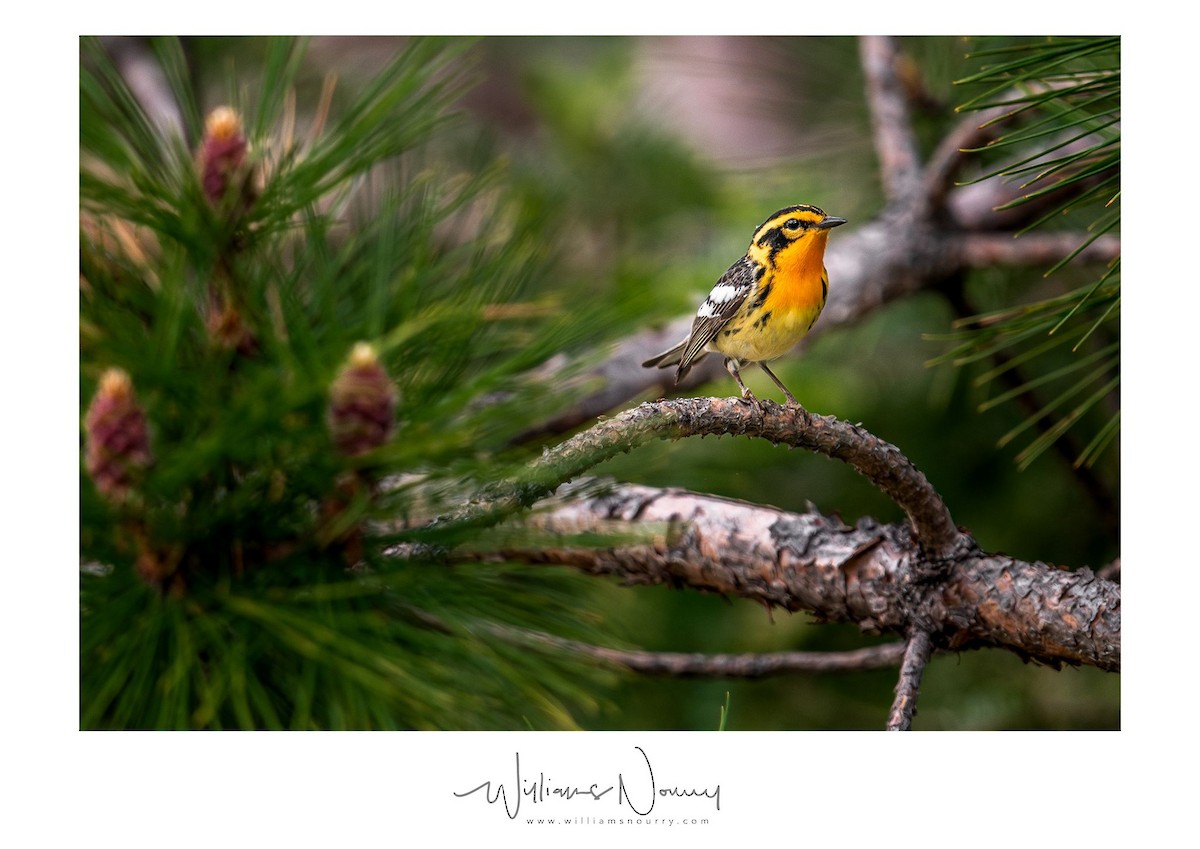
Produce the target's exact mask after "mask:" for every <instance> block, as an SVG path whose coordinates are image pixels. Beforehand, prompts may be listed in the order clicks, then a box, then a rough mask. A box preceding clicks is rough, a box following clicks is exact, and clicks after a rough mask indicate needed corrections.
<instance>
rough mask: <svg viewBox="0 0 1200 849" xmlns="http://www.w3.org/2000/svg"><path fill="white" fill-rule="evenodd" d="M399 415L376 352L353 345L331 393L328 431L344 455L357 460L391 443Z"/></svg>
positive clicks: (393, 389)
mask: <svg viewBox="0 0 1200 849" xmlns="http://www.w3.org/2000/svg"><path fill="white" fill-rule="evenodd" d="M395 416H396V390H395V387H393V386H392V382H391V380H390V379H389V378H388V375H387V372H386V371H384V369H383V366H381V365H380V364H379V358H378V357H377V356H376V355H375V349H374V348H372V347H371V346H370V345H368V344H367V343H365V342H359V343H358V344H357V345H355V346H354V350H353V352H352V353H351V354H350V360H349V362H348V363H347V364H346V366H345V368H343V369H342V371H341V373H340V374H339V375H338V376H337V379H336V380H334V382H333V386H332V388H331V389H330V393H329V416H328V422H329V431H330V433H331V434H333V443H334V445H336V446H337V449H338V450H339V451H341V452H342V453H343V454H346V455H347V456H350V457H357V456H358V455H360V454H365V453H366V452H368V451H371V450H372V449H375V448H378V447H379V446H381V445H383V444H384V443H386V442H387V441H388V438H389V437H390V436H391V433H392V425H393V423H394V420H395Z"/></svg>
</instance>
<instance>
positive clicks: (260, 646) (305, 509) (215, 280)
mask: <svg viewBox="0 0 1200 849" xmlns="http://www.w3.org/2000/svg"><path fill="white" fill-rule="evenodd" d="M154 50H155V53H156V56H157V58H158V61H159V62H160V64H161V66H162V68H163V70H164V73H165V76H166V78H167V80H168V81H169V83H170V87H171V90H172V94H173V96H174V98H175V101H176V103H177V104H178V106H179V116H180V119H181V122H182V126H181V127H174V126H172V125H171V123H170V122H165V123H164V122H163V121H162V120H161V119H160V118H159V117H158V116H151V115H148V114H147V113H146V111H145V110H144V109H143V108H142V105H141V104H140V103H139V101H138V99H137V98H136V97H135V96H134V94H133V93H132V92H131V90H130V89H129V87H128V86H127V85H126V83H125V81H124V80H123V79H122V76H121V74H120V73H118V71H117V70H116V68H115V67H114V64H113V62H112V60H111V58H110V57H109V55H108V54H107V52H106V48H105V46H104V44H103V43H101V42H99V41H96V40H84V41H83V42H82V43H81V73H80V96H81V102H80V117H81V122H80V123H81V132H80V148H81V154H80V160H81V171H80V198H81V209H80V220H81V225H80V372H81V385H80V392H81V398H80V400H81V408H84V409H90V410H91V412H90V414H89V416H88V417H86V423H85V427H84V428H83V432H82V433H81V448H83V449H85V450H84V451H83V452H82V453H83V454H85V455H86V456H87V457H88V462H87V463H86V464H83V467H82V468H81V549H82V550H81V562H82V564H83V568H82V569H81V575H80V581H81V587H80V604H81V607H80V610H81V613H80V618H81V623H80V625H81V628H80V630H81V638H80V691H81V695H80V725H81V727H84V728H178V729H187V728H214V729H216V728H244V729H252V728H288V729H310V728H311V729H317V728H414V729H436V728H511V727H525V726H530V727H535V728H562V727H572V726H573V725H574V719H573V716H574V715H576V712H577V711H579V710H581V709H586V708H588V707H590V706H591V704H592V702H593V697H592V696H591V690H592V688H593V685H594V684H595V680H596V679H595V677H594V674H589V675H581V669H580V668H579V667H578V666H571V665H569V664H568V663H566V662H565V661H559V660H556V659H554V658H553V657H550V656H547V655H545V654H544V653H533V652H531V651H530V650H529V649H527V648H524V649H523V648H521V647H520V646H519V645H517V644H515V643H514V644H509V643H506V642H504V641H501V640H498V639H497V637H496V630H495V627H494V626H495V625H496V624H500V625H507V626H512V627H516V628H531V627H532V628H537V629H539V630H547V629H554V628H557V629H558V630H559V632H560V633H564V634H574V635H576V636H586V635H587V633H588V628H589V622H588V616H587V614H586V613H581V611H580V610H579V605H578V592H579V590H578V582H576V581H572V580H571V579H570V578H569V577H568V576H556V575H547V574H545V573H544V570H543V571H539V572H537V573H536V576H534V575H533V574H531V573H530V572H529V571H527V570H523V569H522V568H519V567H515V566H510V565H503V564H498V565H484V566H471V567H469V568H467V567H459V568H451V567H448V566H446V565H445V564H441V563H434V562H422V561H419V560H400V559H397V558H394V557H389V556H388V555H387V554H386V553H385V551H384V548H385V546H384V543H383V542H382V540H384V539H386V540H387V542H388V543H395V542H396V541H398V540H400V541H402V540H403V539H404V537H405V531H404V527H405V522H406V520H408V519H412V520H413V521H414V522H416V521H417V520H420V519H427V518H429V517H430V516H432V515H436V514H437V512H438V511H439V510H440V509H443V508H444V504H443V503H441V501H440V500H439V497H438V496H437V495H436V493H438V492H445V493H449V494H451V495H453V496H454V497H462V495H463V493H464V491H467V492H469V491H470V489H471V487H472V486H473V485H472V484H471V483H470V481H472V480H485V479H486V478H487V477H488V474H489V473H488V470H489V469H494V468H495V464H494V463H492V462H491V460H493V459H494V458H495V457H496V456H498V454H499V453H500V452H502V451H503V450H504V446H505V444H506V440H507V439H508V438H510V437H511V436H512V435H513V434H514V433H516V432H518V431H519V429H520V427H521V424H522V419H521V417H518V416H515V415H513V411H514V410H517V409H525V410H528V409H534V408H536V407H537V405H538V404H543V403H545V400H546V396H547V395H548V393H549V391H550V390H549V389H548V388H547V387H542V386H538V385H536V384H535V382H533V381H529V380H522V379H519V376H520V375H522V374H523V373H525V372H526V371H527V370H528V369H529V368H531V367H532V366H534V365H536V364H538V363H540V362H542V361H544V360H545V359H546V358H547V357H548V356H549V355H550V354H551V353H553V352H555V351H556V350H559V349H561V348H562V347H563V346H564V345H565V344H568V343H569V342H570V341H571V340H570V339H569V338H568V335H567V332H566V331H565V330H564V327H565V326H566V322H565V321H564V320H563V318H562V317H561V315H559V313H558V312H556V311H555V310H553V309H547V308H546V304H547V303H548V302H547V300H546V292H547V291H549V289H550V283H551V282H552V277H551V276H552V274H553V271H552V269H553V265H552V264H551V263H549V262H547V253H548V252H547V250H546V248H545V245H546V243H547V241H548V240H547V238H546V234H545V233H544V232H539V231H538V230H537V229H536V227H534V226H530V222H528V221H525V222H523V226H521V227H516V226H514V221H516V220H517V217H518V213H517V212H516V211H514V210H513V209H512V208H511V205H510V203H509V201H508V200H507V198H508V195H506V194H505V191H504V180H505V176H504V174H503V173H502V170H501V169H500V168H499V167H491V168H482V169H479V168H468V167H465V166H464V165H462V163H461V162H460V161H456V160H455V159H454V157H453V156H447V155H446V154H445V151H446V150H447V149H450V148H453V144H449V145H447V144H439V143H440V142H442V141H443V137H444V134H445V133H447V132H450V131H451V129H452V128H453V126H454V123H453V120H452V115H453V109H452V107H453V104H454V103H455V98H456V97H458V96H459V95H460V94H461V92H462V90H463V84H464V76H463V73H462V72H461V67H462V63H461V61H460V60H461V56H460V55H459V53H460V51H459V50H458V48H457V46H456V45H455V44H452V43H446V42H441V41H437V40H415V41H412V42H409V43H407V45H406V46H405V47H404V48H403V49H402V50H401V51H400V52H399V55H398V56H397V57H396V58H395V61H393V62H392V63H391V64H390V65H388V66H387V67H386V68H385V69H384V70H382V71H381V72H380V73H379V74H378V75H377V76H376V77H375V78H374V79H372V80H371V81H369V82H368V83H367V84H366V85H365V86H363V87H362V88H361V90H359V91H356V92H350V91H348V90H347V89H348V88H349V86H348V85H344V84H339V85H337V86H335V85H331V84H327V85H326V86H325V87H324V89H322V90H321V91H320V92H319V93H318V92H314V91H311V90H308V89H305V88H304V86H303V81H302V80H301V78H300V69H301V65H302V57H303V51H304V44H303V43H301V42H296V41H294V40H290V39H279V40H272V41H270V42H269V43H267V45H266V47H265V51H264V58H263V61H262V64H261V67H259V68H257V69H255V74H254V75H253V76H252V77H247V78H245V79H242V78H241V77H234V78H232V79H231V80H230V81H229V90H230V91H233V92H235V93H240V94H235V95H234V96H232V99H231V101H230V102H227V103H226V104H224V106H226V107H229V109H228V110H227V111H224V112H221V111H218V110H215V109H214V107H216V106H218V105H220V104H211V105H207V106H206V107H205V108H202V107H201V105H200V104H201V101H202V100H204V98H203V97H202V96H201V95H199V94H198V93H197V87H196V85H195V83H194V81H193V80H192V77H191V74H190V72H189V63H188V60H187V58H186V55H185V49H184V47H182V46H181V45H180V43H179V42H177V41H174V40H156V41H155V42H154ZM575 324H576V325H577V324H578V322H576V323H575ZM576 332H578V331H576ZM360 343H368V344H367V345H365V346H361V347H360ZM351 352H360V353H356V354H354V355H352V353H351ZM361 352H365V353H361ZM355 356H357V357H359V360H358V361H357V364H354V363H355V360H354V357H355ZM348 363H349V364H348ZM354 369H358V371H354ZM113 375H117V376H118V377H117V378H114V377H113ZM364 375H365V377H364ZM113 387H118V388H120V387H124V388H125V389H123V390H122V391H123V392H124V394H121V393H120V392H116V393H115V394H114V389H113ZM129 387H132V390H131V392H130V391H126V390H128V389H129ZM337 387H342V388H341V389H338V388H337ZM339 392H342V393H343V396H344V397H341V400H340V401H339V400H338V397H339V396H338V393H339ZM105 393H108V395H107V396H106V395H105ZM347 417H348V418H347ZM356 417H357V418H356ZM343 419H344V420H343ZM335 432H336V433H340V434H342V435H343V436H344V435H345V434H347V433H348V434H350V436H351V437H355V438H359V437H361V438H360V439H359V442H354V441H353V440H350V441H345V442H342V441H338V440H336V439H335V437H334V433H335ZM146 433H148V442H146V441H145V440H146V439H147V438H146V437H145V434H146ZM378 433H382V434H383V435H384V438H381V439H375V438H374V437H373V436H372V434H376V435H378ZM139 439H142V440H143V441H142V442H139V441H138V440H139ZM372 439H374V441H372ZM362 440H366V442H365V443H363V445H365V447H363V448H361V450H360V448H358V447H355V448H354V449H353V450H350V449H347V448H345V446H347V445H354V446H358V445H359V444H360V443H361V442H362ZM143 443H145V444H143ZM131 445H134V446H136V447H138V448H139V450H141V451H143V454H137V455H134V454H132V453H129V451H130V446H131ZM122 452H126V453H128V456H123V454H122ZM145 453H148V455H149V456H150V457H152V460H151V461H149V462H144V454H145ZM96 458H98V459H96ZM493 474H494V471H493ZM439 482H441V483H439ZM479 486H482V484H479ZM449 497H450V495H447V498H449ZM589 676H590V677H589Z"/></svg>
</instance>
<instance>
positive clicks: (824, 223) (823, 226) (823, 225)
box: [817, 215, 846, 230]
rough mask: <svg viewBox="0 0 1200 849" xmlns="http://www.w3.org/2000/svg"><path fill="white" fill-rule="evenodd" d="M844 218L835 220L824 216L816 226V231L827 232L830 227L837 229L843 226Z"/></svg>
mask: <svg viewBox="0 0 1200 849" xmlns="http://www.w3.org/2000/svg"><path fill="white" fill-rule="evenodd" d="M845 223H846V219H845V218H835V217H834V216H832V215H826V216H825V217H824V218H822V219H821V222H820V223H819V224H818V225H817V229H818V230H828V229H829V228H830V227H837V226H838V225H839V224H845Z"/></svg>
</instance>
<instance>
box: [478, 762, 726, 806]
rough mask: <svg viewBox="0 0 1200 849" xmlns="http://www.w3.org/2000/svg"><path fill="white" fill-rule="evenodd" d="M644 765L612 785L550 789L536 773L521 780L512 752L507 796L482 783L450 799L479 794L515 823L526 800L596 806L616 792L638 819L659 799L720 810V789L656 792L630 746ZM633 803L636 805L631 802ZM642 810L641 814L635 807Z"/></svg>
mask: <svg viewBox="0 0 1200 849" xmlns="http://www.w3.org/2000/svg"><path fill="white" fill-rule="evenodd" d="M634 748H635V749H637V750H638V751H639V752H640V753H641V755H642V760H644V761H645V767H646V768H645V772H644V773H643V772H642V770H641V769H640V767H639V768H638V770H637V772H636V774H635V775H633V776H632V778H630V779H628V780H627V779H626V776H625V773H624V772H619V773H617V781H616V783H615V784H607V783H605V782H593V783H592V784H589V785H588V786H587V787H582V786H575V785H563V786H561V787H560V786H554V783H553V780H549V779H547V778H546V774H545V773H544V772H540V773H538V777H537V778H536V779H532V778H530V779H526V780H525V781H522V778H521V753H520V752H516V753H515V755H516V767H517V771H516V789H515V791H514V792H512V793H511V794H510V789H509V787H508V786H506V785H505V784H504V783H503V782H492V781H485V782H483V783H482V784H480V785H478V786H476V787H472V788H471V789H470V790H466V791H463V792H462V793H459V792H455V793H454V795H455V796H457V797H459V798H464V797H466V796H471V795H473V794H475V793H478V792H480V791H483V795H484V798H486V799H487V803H488V804H489V805H494V804H496V803H497V802H502V803H503V804H504V811H505V813H506V814H508V818H509V819H516V818H517V814H518V813H519V812H520V810H521V800H522V799H529V800H530V801H531V802H533V803H534V804H537V803H539V802H545V801H547V800H548V799H553V798H555V797H557V798H559V799H561V800H571V799H576V798H579V797H583V798H586V799H591V800H592V801H593V802H599V801H600V800H601V799H603V798H604V797H605V796H607V795H608V794H609V793H612V792H613V791H614V790H615V791H616V794H617V795H616V796H615V797H612V798H615V799H616V800H617V804H618V805H628V806H629V807H630V809H631V810H632V811H633V812H634V813H636V814H637V815H638V816H643V817H644V816H646V815H647V814H649V813H650V812H651V811H653V810H654V805H655V804H656V803H657V802H658V800H659V799H660V798H663V797H667V796H678V797H689V796H699V797H704V798H708V799H712V800H713V801H714V802H716V805H717V810H718V811H719V810H721V785H719V784H718V785H716V786H715V787H713V788H711V789H706V788H702V789H696V788H680V787H662V788H660V787H659V786H658V785H657V783H656V782H655V780H654V769H653V767H651V766H650V757H649V755H647V754H646V750H645V749H643V748H642V747H641V746H634ZM510 795H513V796H515V800H514V801H513V802H512V804H510ZM635 800H636V801H635ZM639 805H641V806H643V807H644V808H645V810H642V808H640V807H638V806H639Z"/></svg>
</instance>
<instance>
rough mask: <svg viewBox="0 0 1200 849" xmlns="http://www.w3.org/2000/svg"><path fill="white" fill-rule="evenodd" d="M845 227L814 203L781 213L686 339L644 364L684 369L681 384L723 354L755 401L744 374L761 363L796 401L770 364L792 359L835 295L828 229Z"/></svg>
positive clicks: (722, 283) (758, 233)
mask: <svg viewBox="0 0 1200 849" xmlns="http://www.w3.org/2000/svg"><path fill="white" fill-rule="evenodd" d="M845 223H846V219H845V218H834V217H833V216H832V215H826V214H825V212H824V211H823V210H820V209H818V208H817V207H815V206H809V205H808V204H799V205H797V206H789V207H786V208H784V209H781V210H779V211H778V212H776V213H775V214H774V215H772V216H771V217H770V218H768V219H767V220H766V221H764V222H763V223H762V224H760V225H759V227H758V229H757V230H755V231H754V238H753V239H751V240H750V247H748V248H747V249H746V255H745V256H743V257H742V258H741V259H739V260H738V261H737V262H735V263H734V264H733V265H731V266H729V270H728V271H726V272H725V273H724V274H723V275H722V276H721V279H720V280H718V281H717V283H716V285H715V286H713V288H712V291H711V292H709V293H708V297H707V298H705V299H704V303H702V304H701V305H700V309H698V310H697V311H696V318H695V320H694V321H693V322H692V332H691V333H690V334H688V337H687V338H686V339H684V340H683V341H682V342H680V343H679V344H678V345H676V346H675V347H673V348H671V349H670V350H668V351H663V352H662V353H661V354H659V355H658V356H656V357H651V358H650V359H648V360H646V362H644V363H642V365H643V366H645V367H647V368H649V367H653V366H658V367H659V368H667V367H668V366H673V365H676V364H678V365H679V368H678V369H677V370H676V372H675V382H676V383H678V382H679V381H680V380H682V379H683V376H684V375H685V374H687V373H688V370H689V369H690V368H691V367H692V366H693V365H695V364H696V363H697V362H698V361H699V360H700V359H702V358H703V357H704V356H705V354H707V353H709V352H712V353H716V354H721V355H723V356H724V357H725V368H726V369H727V370H728V371H729V373H730V374H731V375H733V379H734V380H736V381H737V385H738V387H739V388H740V389H741V390H742V397H743V398H749V399H751V400H753V399H754V394H753V393H752V392H751V391H750V390H749V389H747V388H746V384H744V383H742V376H741V374H739V370H740V369H741V368H742V366H746V365H750V364H751V363H758V365H759V366H760V367H761V368H762V370H763V371H765V372H766V373H767V376H768V377H770V378H771V380H773V381H775V385H776V386H778V387H779V388H780V389H782V390H783V394H784V395H786V396H787V400H788V403H789V404H792V405H795V404H798V403H799V402H798V401H796V396H794V395H793V394H792V393H791V392H790V391H789V390H788V388H787V387H786V386H784V385H783V383H782V381H780V379H779V378H778V377H776V376H775V374H774V373H773V372H772V371H771V370H770V369H769V368H767V362H768V361H769V360H774V359H776V358H777V357H781V356H783V355H784V354H786V353H787V352H788V350H790V349H791V347H792V346H793V345H795V344H796V343H797V342H799V341H800V340H801V339H802V338H803V337H804V335H805V334H806V333H808V331H809V330H810V329H811V328H812V326H813V323H814V322H815V321H816V320H817V316H819V315H820V314H821V309H822V308H823V307H824V306H825V298H826V297H827V296H828V294H829V275H828V274H827V273H826V271H825V243H826V242H827V241H828V240H829V231H830V229H831V228H833V227H837V226H838V225H839V224H845Z"/></svg>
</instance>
